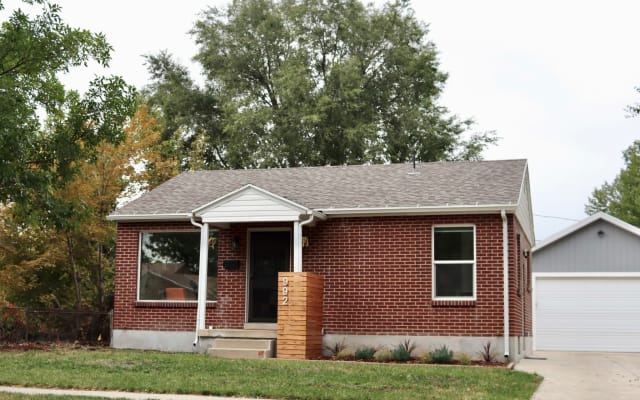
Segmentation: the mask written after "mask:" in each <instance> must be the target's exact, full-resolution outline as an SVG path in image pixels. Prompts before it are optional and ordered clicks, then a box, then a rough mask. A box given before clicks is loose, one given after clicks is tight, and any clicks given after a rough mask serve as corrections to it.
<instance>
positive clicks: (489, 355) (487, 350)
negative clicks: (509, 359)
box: [478, 342, 496, 363]
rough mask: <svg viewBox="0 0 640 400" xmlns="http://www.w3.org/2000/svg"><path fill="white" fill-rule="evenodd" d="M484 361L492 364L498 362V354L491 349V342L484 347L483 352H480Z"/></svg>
mask: <svg viewBox="0 0 640 400" xmlns="http://www.w3.org/2000/svg"><path fill="white" fill-rule="evenodd" d="M478 354H480V358H481V359H482V361H484V362H486V363H492V362H495V361H496V352H495V351H493V350H492V349H491V342H487V343H485V344H483V345H482V350H481V351H479V352H478Z"/></svg>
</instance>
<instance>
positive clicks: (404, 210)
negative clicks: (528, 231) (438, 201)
mask: <svg viewBox="0 0 640 400" xmlns="http://www.w3.org/2000/svg"><path fill="white" fill-rule="evenodd" d="M516 209H517V204H492V205H451V206H449V205H446V206H422V207H421V206H416V207H378V208H365V207H362V208H361V207H356V208H326V209H323V210H322V213H323V214H325V215H326V216H327V217H329V218H331V217H336V218H337V217H385V216H401V215H448V214H495V213H500V211H502V210H505V211H506V212H508V213H513V212H515V210H516Z"/></svg>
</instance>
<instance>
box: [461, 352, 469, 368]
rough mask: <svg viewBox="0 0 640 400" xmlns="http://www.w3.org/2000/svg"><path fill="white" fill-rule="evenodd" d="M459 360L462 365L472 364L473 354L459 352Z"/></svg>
mask: <svg viewBox="0 0 640 400" xmlns="http://www.w3.org/2000/svg"><path fill="white" fill-rule="evenodd" d="M458 362H459V363H460V364H462V365H471V355H470V354H469V353H464V352H462V353H458Z"/></svg>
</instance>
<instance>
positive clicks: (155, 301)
mask: <svg viewBox="0 0 640 400" xmlns="http://www.w3.org/2000/svg"><path fill="white" fill-rule="evenodd" d="M182 232H192V233H198V234H199V233H200V230H198V229H176V230H171V229H168V230H167V229H151V230H141V231H138V266H137V268H138V270H137V272H136V274H137V278H136V303H178V304H198V300H141V299H140V267H141V266H142V235H144V234H145V233H182ZM211 232H216V234H217V235H218V238H220V232H219V230H218V229H210V230H209V234H211ZM216 267H217V265H216ZM216 295H217V288H216ZM216 297H217V296H216ZM217 302H218V300H217V298H216V300H207V304H209V303H211V304H213V303H217Z"/></svg>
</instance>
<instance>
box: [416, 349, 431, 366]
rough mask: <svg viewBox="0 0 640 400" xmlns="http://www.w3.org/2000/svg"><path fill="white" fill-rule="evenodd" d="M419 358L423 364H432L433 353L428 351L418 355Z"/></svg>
mask: <svg viewBox="0 0 640 400" xmlns="http://www.w3.org/2000/svg"><path fill="white" fill-rule="evenodd" d="M418 360H419V361H420V362H421V363H422V364H430V363H431V354H430V353H429V352H428V351H427V352H425V353H422V354H420V356H419V357H418Z"/></svg>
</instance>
